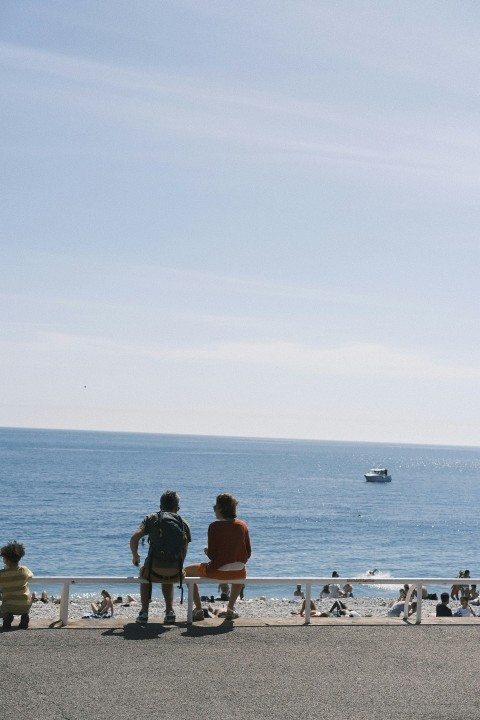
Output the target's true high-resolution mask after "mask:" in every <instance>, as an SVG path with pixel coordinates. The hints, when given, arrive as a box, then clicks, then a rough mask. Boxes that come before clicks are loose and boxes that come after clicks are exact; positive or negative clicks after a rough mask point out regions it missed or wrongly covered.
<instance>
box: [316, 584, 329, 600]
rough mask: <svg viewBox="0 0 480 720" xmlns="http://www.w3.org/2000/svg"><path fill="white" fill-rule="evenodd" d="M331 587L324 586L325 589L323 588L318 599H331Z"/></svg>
mask: <svg viewBox="0 0 480 720" xmlns="http://www.w3.org/2000/svg"><path fill="white" fill-rule="evenodd" d="M329 587H330V586H329V585H324V586H323V588H322V589H321V591H320V597H319V598H318V599H319V600H323V599H324V598H329V597H330V590H329Z"/></svg>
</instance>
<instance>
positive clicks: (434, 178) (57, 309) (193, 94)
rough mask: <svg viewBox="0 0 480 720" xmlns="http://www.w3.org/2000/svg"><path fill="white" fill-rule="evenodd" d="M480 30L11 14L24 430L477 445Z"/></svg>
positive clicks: (192, 4)
mask: <svg viewBox="0 0 480 720" xmlns="http://www.w3.org/2000/svg"><path fill="white" fill-rule="evenodd" d="M479 29H480V5H479V4H478V2H476V1H475V2H473V1H472V2H469V1H468V0H464V1H463V2H461V3H459V2H453V1H452V2H439V1H438V0H435V2H429V1H422V0H416V1H409V0H404V1H402V2H397V1H395V2H393V1H389V0H383V1H379V2H375V1H373V0H371V1H370V0H361V1H360V0H359V1H355V0H348V1H347V0H346V1H344V2H341V1H340V2H338V1H335V2H334V1H333V0H331V1H329V2H326V1H324V0H317V1H316V2H314V1H313V0H312V1H308V0H295V1H294V0H276V1H273V0H270V1H267V0H255V1H253V0H252V1H250V0H241V1H238V2H237V0H224V1H222V0H218V1H214V0H212V1H206V0H171V1H170V0H138V1H137V2H131V0H128V1H126V0H125V1H123V0H95V1H93V0H92V1H90V0H82V2H77V0H75V1H74V0H58V1H54V0H43V1H42V2H38V0H35V1H32V2H28V1H26V0H16V1H15V2H5V3H2V4H1V5H0V80H1V87H2V113H1V117H0V130H1V140H0V148H1V162H2V171H3V172H2V194H1V204H2V207H1V218H2V221H1V224H2V237H3V242H2V250H1V269H0V273H1V276H0V280H1V287H0V293H1V298H2V303H1V315H0V326H1V333H0V342H1V345H0V370H1V376H2V383H1V397H0V425H4V426H25V427H53V428H82V429H98V430H132V431H145V432H178V433H200V434H218V435H248V436H267V437H291V438H319V439H337V440H371V441H392V442H417V443H449V444H465V445H478V444H479V438H480V391H479V386H480V345H479V339H478V314H479V313H478V311H479V287H478V266H479V259H480V258H479V255H480V244H479V242H478V227H479V224H480V223H479V221H480V206H479V195H480V118H479V107H480V95H479V87H480V77H479V75H480V30H479ZM85 386H86V387H85Z"/></svg>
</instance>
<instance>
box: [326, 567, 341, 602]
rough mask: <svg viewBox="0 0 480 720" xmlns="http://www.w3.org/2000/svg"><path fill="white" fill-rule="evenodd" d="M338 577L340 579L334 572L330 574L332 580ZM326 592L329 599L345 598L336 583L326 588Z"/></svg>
mask: <svg viewBox="0 0 480 720" xmlns="http://www.w3.org/2000/svg"><path fill="white" fill-rule="evenodd" d="M338 577H340V576H339V574H338V572H337V571H336V570H334V571H333V572H332V578H338ZM328 591H329V593H330V597H332V598H340V597H345V593H344V592H343V590H342V589H341V588H340V585H337V584H336V583H330V585H329V586H328Z"/></svg>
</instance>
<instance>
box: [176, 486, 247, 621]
mask: <svg viewBox="0 0 480 720" xmlns="http://www.w3.org/2000/svg"><path fill="white" fill-rule="evenodd" d="M237 505H238V500H236V499H235V498H234V497H233V495H231V494H230V493H221V494H220V495H217V499H216V503H215V505H214V506H213V511H214V513H215V517H216V518H217V519H216V520H215V522H213V523H211V524H210V525H209V527H208V545H207V546H206V547H205V548H204V552H205V554H206V555H207V557H208V558H209V562H208V563H196V564H194V565H188V566H187V567H186V568H185V574H186V575H187V577H208V578H212V579H214V580H223V581H226V580H228V581H230V580H237V579H242V578H245V577H246V576H247V570H246V563H247V561H248V559H249V557H250V555H251V553H252V549H251V545H250V535H249V532H248V527H247V525H246V524H245V523H244V522H243V520H238V519H237ZM241 589H242V583H232V587H231V591H230V598H229V600H228V605H227V609H226V610H225V611H223V612H220V613H219V617H226V618H227V619H228V620H234V619H235V618H237V617H238V615H237V613H236V612H235V603H236V601H237V598H238V596H239V594H240V591H241ZM193 602H194V603H195V611H194V613H193V619H194V620H203V617H204V614H203V610H202V603H201V599H200V593H199V592H198V585H194V586H193Z"/></svg>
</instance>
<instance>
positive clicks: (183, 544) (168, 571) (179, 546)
mask: <svg viewBox="0 0 480 720" xmlns="http://www.w3.org/2000/svg"><path fill="white" fill-rule="evenodd" d="M179 509H180V499H179V497H178V495H177V493H176V492H174V491H173V490H167V491H166V492H164V493H163V495H162V497H161V498H160V512H156V513H152V514H151V515H147V516H146V517H145V518H144V519H143V520H142V522H141V523H140V526H139V527H138V528H137V529H136V530H135V532H134V533H133V535H132V537H131V538H130V550H131V551H132V562H133V564H134V565H136V566H138V565H139V564H140V556H139V554H138V542H139V540H140V538H142V537H143V536H144V535H148V536H149V539H150V547H149V550H148V555H147V558H146V560H145V562H144V564H143V566H142V567H141V569H140V572H139V575H140V577H141V578H143V579H145V580H148V581H149V583H150V584H147V583H140V600H141V603H142V607H141V610H140V612H139V614H138V617H137V619H136V622H137V623H146V622H148V608H149V605H150V597H151V583H152V582H159V583H161V584H162V593H163V597H164V599H165V619H164V622H165V623H174V622H175V620H176V617H175V612H174V610H173V584H174V583H176V582H178V581H179V580H181V578H182V569H181V568H182V567H183V561H184V559H185V555H186V554H187V547H188V543H189V542H190V541H191V534H190V527H189V525H188V523H187V522H186V521H185V520H184V519H183V518H182V517H181V516H180V515H179V514H178V511H179Z"/></svg>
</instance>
